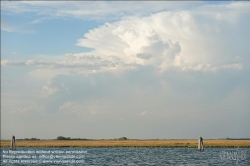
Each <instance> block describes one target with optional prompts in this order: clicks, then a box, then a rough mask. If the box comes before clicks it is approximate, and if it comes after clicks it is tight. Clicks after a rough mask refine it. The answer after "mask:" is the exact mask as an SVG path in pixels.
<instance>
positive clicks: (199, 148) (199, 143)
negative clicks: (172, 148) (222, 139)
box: [198, 137, 204, 151]
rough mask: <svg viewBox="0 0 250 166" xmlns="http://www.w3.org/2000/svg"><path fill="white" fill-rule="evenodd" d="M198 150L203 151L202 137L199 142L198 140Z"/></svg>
mask: <svg viewBox="0 0 250 166" xmlns="http://www.w3.org/2000/svg"><path fill="white" fill-rule="evenodd" d="M198 150H199V151H201V150H204V146H203V138H202V137H200V138H199V140H198Z"/></svg>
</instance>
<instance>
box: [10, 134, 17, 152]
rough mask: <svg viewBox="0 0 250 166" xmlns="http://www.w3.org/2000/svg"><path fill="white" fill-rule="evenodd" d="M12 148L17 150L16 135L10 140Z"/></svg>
mask: <svg viewBox="0 0 250 166" xmlns="http://www.w3.org/2000/svg"><path fill="white" fill-rule="evenodd" d="M10 150H16V138H15V136H14V135H13V136H12V139H11V142H10Z"/></svg>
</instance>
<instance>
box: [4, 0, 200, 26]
mask: <svg viewBox="0 0 250 166" xmlns="http://www.w3.org/2000/svg"><path fill="white" fill-rule="evenodd" d="M199 4H200V3H199V2H196V3H191V2H178V3H175V2H124V1H123V2H122V1H119V2H105V1H103V2H87V1H83V2H81V1H77V2H69V1H68V2H65V1H62V2H59V1H56V2H51V1H11V2H10V1H3V2H2V4H1V10H2V13H3V14H20V13H25V12H34V13H37V14H38V15H40V16H42V18H40V19H35V20H34V21H33V22H32V23H39V22H40V21H44V19H47V18H48V17H50V18H58V17H73V18H78V19H87V20H89V19H94V20H107V19H109V20H110V19H112V20H118V19H120V18H123V17H128V16H131V15H148V14H151V13H155V12H159V11H163V10H175V9H176V7H177V6H178V8H187V7H188V6H196V5H199ZM145 9H146V10H145ZM93 11H94V12H93ZM44 16H45V17H44Z"/></svg>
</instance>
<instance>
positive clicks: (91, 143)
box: [0, 140, 250, 148]
mask: <svg viewBox="0 0 250 166" xmlns="http://www.w3.org/2000/svg"><path fill="white" fill-rule="evenodd" d="M0 145H1V147H9V146H10V141H1V142H0ZM16 146H17V147H189V148H197V146H198V140H124V141H120V140H116V141H115V140H87V141H79V140H36V141H31V140H20V141H16ZM204 146H205V148H209V147H218V148H219V147H221V148H223V147H242V148H243V147H245V148H250V140H204Z"/></svg>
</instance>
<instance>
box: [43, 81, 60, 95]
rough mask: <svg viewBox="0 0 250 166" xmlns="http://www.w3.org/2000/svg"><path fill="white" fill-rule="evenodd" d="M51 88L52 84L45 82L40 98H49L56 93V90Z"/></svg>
mask: <svg viewBox="0 0 250 166" xmlns="http://www.w3.org/2000/svg"><path fill="white" fill-rule="evenodd" d="M51 86H52V82H51V81H47V83H46V84H45V85H44V86H43V88H42V91H41V96H42V97H48V96H51V95H53V94H55V93H56V92H57V91H58V89H57V88H56V87H51Z"/></svg>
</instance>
